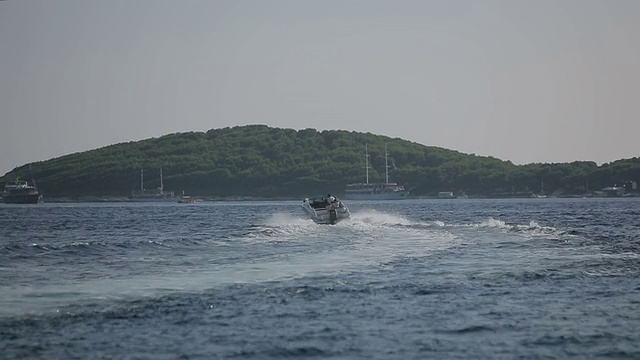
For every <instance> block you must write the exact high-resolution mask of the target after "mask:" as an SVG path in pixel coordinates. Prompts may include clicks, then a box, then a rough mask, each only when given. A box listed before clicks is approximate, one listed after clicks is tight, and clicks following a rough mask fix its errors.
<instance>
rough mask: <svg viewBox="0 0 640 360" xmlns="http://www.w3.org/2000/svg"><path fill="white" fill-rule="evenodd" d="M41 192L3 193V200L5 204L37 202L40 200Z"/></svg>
mask: <svg viewBox="0 0 640 360" xmlns="http://www.w3.org/2000/svg"><path fill="white" fill-rule="evenodd" d="M40 199H41V196H40V194H37V193H36V194H16V195H6V194H5V195H3V196H2V200H3V201H4V203H5V204H37V203H39V202H40Z"/></svg>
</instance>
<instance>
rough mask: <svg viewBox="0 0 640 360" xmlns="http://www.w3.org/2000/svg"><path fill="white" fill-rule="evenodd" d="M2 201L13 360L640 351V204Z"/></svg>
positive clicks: (4, 300)
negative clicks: (325, 216)
mask: <svg viewBox="0 0 640 360" xmlns="http://www.w3.org/2000/svg"><path fill="white" fill-rule="evenodd" d="M300 205H301V201H300V202H298V201H274V202H202V203H196V204H177V203H158V204H150V203H146V204H140V203H136V204H129V203H124V204H119V203H114V204H108V203H104V204H39V205H29V206H27V205H0V358H2V359H13V358H43V359H87V358H114V359H175V358H184V359H216V358H219V359H229V358H235V359H275V358H278V359H281V358H291V359H298V358H311V357H314V358H320V359H330V358H331V359H425V358H437V359H445V358H446V359H455V358H473V359H480V358H492V359H493V358H507V359H510V358H560V359H566V358H579V359H582V358H603V359H613V358H635V359H637V358H640V199H637V198H617V199H551V198H547V199H502V200H487V199H483V200H475V199H466V200H462V199H447V200H435V199H431V200H401V201H381V202H366V201H351V202H348V203H347V206H349V208H350V210H351V212H352V217H351V219H349V220H345V221H343V222H341V223H339V224H337V225H334V226H330V225H317V224H315V223H313V222H312V221H311V220H309V219H307V218H305V217H304V213H303V212H302V209H301V208H300Z"/></svg>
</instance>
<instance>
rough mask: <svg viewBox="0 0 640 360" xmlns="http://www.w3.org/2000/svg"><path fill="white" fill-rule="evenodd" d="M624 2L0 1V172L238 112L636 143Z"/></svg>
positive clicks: (520, 137) (400, 128)
mask: <svg viewBox="0 0 640 360" xmlns="http://www.w3.org/2000/svg"><path fill="white" fill-rule="evenodd" d="M638 19H640V1H636V0H602V1H596V0H559V1H545V0H542V1H540V0H535V1H529V0H527V1H518V0H505V1H493V0H485V1H482V0H477V1H476V0H469V1H463V0H459V1H455V0H453V1H452V0H440V1H426V0H418V1H402V0H400V1H396V0H394V1H392V0H389V1H373V0H360V1H355V0H354V1H350V0H336V1H332V0H306V1H305V0H290V1H283V0H270V1H262V0H254V1H246V0H245V1H243V0H228V1H227V0H220V1H215V0H202V1H189V0H183V1H175V0H170V1H169V0H166V1H165V0H135V1H130V0H109V1H102V0H96V1H89V0H86V1H85V0H73V1H72V0H55V1H49V0H20V1H16V0H8V1H0V117H1V125H0V153H1V154H2V156H0V174H4V173H6V172H8V171H10V170H11V169H12V168H14V167H15V166H19V165H23V164H25V163H28V162H32V161H39V160H47V159H50V158H53V157H57V156H61V155H65V154H69V153H73V152H78V151H85V150H90V149H96V148H99V147H102V146H106V145H110V144H114V143H119V142H124V141H132V140H141V139H145V138H149V137H157V136H161V135H164V134H168V133H173V132H186V131H206V130H208V129H212V128H220V127H226V126H235V125H245V124H266V125H269V126H274V127H282V128H294V129H304V128H316V129H318V130H325V129H343V130H354V131H361V132H371V133H374V134H379V135H387V136H391V137H399V138H402V139H406V140H410V141H415V142H418V143H421V144H424V145H435V146H441V147H444V148H448V149H453V150H458V151H461V152H464V153H475V154H478V155H489V156H494V157H497V158H500V159H503V160H511V161H513V162H514V163H516V164H525V163H531V162H568V161H574V160H593V161H596V162H598V163H603V162H610V161H614V160H618V159H622V158H630V157H634V156H640V146H638V145H637V143H638V138H639V136H640V121H639V119H638V113H639V108H640V98H639V95H640V21H639V20H638Z"/></svg>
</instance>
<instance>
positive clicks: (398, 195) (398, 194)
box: [344, 191, 409, 200]
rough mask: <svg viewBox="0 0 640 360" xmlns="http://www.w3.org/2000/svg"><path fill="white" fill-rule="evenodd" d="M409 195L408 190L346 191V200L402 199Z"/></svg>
mask: <svg viewBox="0 0 640 360" xmlns="http://www.w3.org/2000/svg"><path fill="white" fill-rule="evenodd" d="M408 196H409V192H408V191H394V192H381V193H345V195H344V199H345V200H401V199H406V198H407V197H408Z"/></svg>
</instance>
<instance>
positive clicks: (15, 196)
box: [2, 178, 42, 204]
mask: <svg viewBox="0 0 640 360" xmlns="http://www.w3.org/2000/svg"><path fill="white" fill-rule="evenodd" d="M41 199H42V195H41V194H40V192H39V191H38V188H37V187H36V186H35V183H33V184H29V183H28V182H27V181H25V180H19V179H18V178H16V180H15V181H12V182H7V183H6V184H5V186H4V191H3V192H2V201H4V202H5V203H6V204H37V203H39V202H40V200H41Z"/></svg>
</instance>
